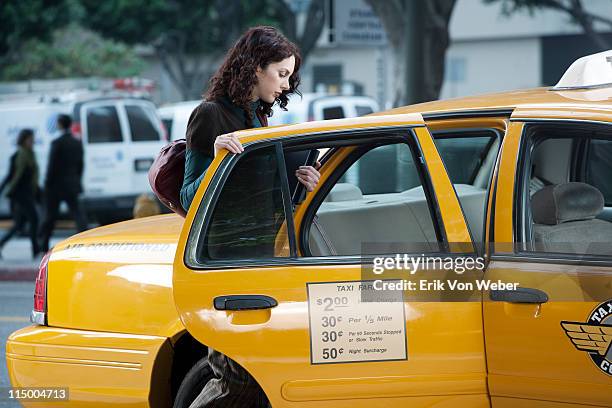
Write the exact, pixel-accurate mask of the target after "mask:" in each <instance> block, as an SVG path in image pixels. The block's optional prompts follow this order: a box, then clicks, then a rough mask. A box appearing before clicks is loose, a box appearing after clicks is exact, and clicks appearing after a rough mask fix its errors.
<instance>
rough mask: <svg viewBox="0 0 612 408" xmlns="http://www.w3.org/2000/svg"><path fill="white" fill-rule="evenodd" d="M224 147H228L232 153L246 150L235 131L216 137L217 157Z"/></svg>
mask: <svg viewBox="0 0 612 408" xmlns="http://www.w3.org/2000/svg"><path fill="white" fill-rule="evenodd" d="M223 149H227V150H228V151H229V152H230V153H234V154H238V153H242V152H244V147H242V143H240V140H238V137H237V136H236V133H234V132H232V133H226V134H225V135H220V136H217V138H216V139H215V157H216V156H217V154H218V153H219V151H221V150H223Z"/></svg>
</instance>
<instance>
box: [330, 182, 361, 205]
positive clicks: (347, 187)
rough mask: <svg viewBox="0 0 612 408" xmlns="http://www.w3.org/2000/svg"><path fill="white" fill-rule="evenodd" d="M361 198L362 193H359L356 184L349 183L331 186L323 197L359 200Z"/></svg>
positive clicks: (334, 199)
mask: <svg viewBox="0 0 612 408" xmlns="http://www.w3.org/2000/svg"><path fill="white" fill-rule="evenodd" d="M362 198H363V194H361V190H360V189H359V187H357V186H356V185H354V184H351V183H338V184H336V185H335V186H334V187H332V189H331V191H330V192H329V194H328V195H327V197H325V201H332V202H337V201H353V200H361V199H362Z"/></svg>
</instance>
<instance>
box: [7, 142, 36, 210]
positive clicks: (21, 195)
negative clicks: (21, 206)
mask: <svg viewBox="0 0 612 408" xmlns="http://www.w3.org/2000/svg"><path fill="white" fill-rule="evenodd" d="M5 187H6V189H7V192H6V196H7V197H9V198H10V199H11V200H32V199H36V198H37V196H38V192H39V187H38V164H37V163H36V156H35V155H34V152H33V151H32V150H30V149H25V148H22V147H20V148H18V149H17V151H16V152H15V153H14V154H13V155H12V156H11V161H10V168H9V173H8V175H7V177H6V179H5V180H4V181H3V182H2V185H1V186H0V191H1V190H3V189H4V188H5Z"/></svg>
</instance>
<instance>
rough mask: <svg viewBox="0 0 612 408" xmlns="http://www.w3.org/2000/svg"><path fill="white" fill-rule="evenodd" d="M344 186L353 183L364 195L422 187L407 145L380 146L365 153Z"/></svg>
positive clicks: (345, 177)
mask: <svg viewBox="0 0 612 408" xmlns="http://www.w3.org/2000/svg"><path fill="white" fill-rule="evenodd" d="M340 182H341V183H351V184H353V185H355V186H357V187H358V188H359V190H360V191H361V192H362V193H363V194H385V193H400V192H402V191H405V190H409V189H411V188H414V187H417V186H420V185H421V180H420V179H419V173H418V172H417V169H416V166H415V164H414V159H413V157H412V152H411V151H410V148H409V147H408V145H405V144H391V145H386V146H380V147H377V148H375V149H372V150H370V151H369V152H367V153H365V154H364V155H363V156H362V157H361V158H360V159H359V160H357V161H356V162H355V163H353V165H352V166H351V167H350V168H349V169H348V170H347V171H346V173H345V174H344V175H343V176H342V178H341V179H340Z"/></svg>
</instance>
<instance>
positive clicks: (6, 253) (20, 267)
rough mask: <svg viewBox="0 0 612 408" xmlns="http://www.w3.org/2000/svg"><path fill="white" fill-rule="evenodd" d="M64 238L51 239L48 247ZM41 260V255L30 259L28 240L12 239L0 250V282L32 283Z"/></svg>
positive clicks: (30, 249)
mask: <svg viewBox="0 0 612 408" xmlns="http://www.w3.org/2000/svg"><path fill="white" fill-rule="evenodd" d="M3 232H4V231H3V230H0V234H2V233H3ZM62 232H63V231H62ZM62 235H63V234H62ZM65 238H66V237H64V236H61V237H53V238H52V239H51V242H50V243H49V245H55V244H57V243H58V242H60V241H62V240H64V239H65ZM41 259H42V255H41V256H39V257H38V258H37V259H32V247H31V246H30V240H29V239H27V238H21V237H20V238H13V239H12V240H10V241H9V242H8V243H7V244H6V245H5V246H4V248H3V249H2V259H0V281H34V280H35V279H36V275H37V274H38V266H39V265H40V260H41Z"/></svg>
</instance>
